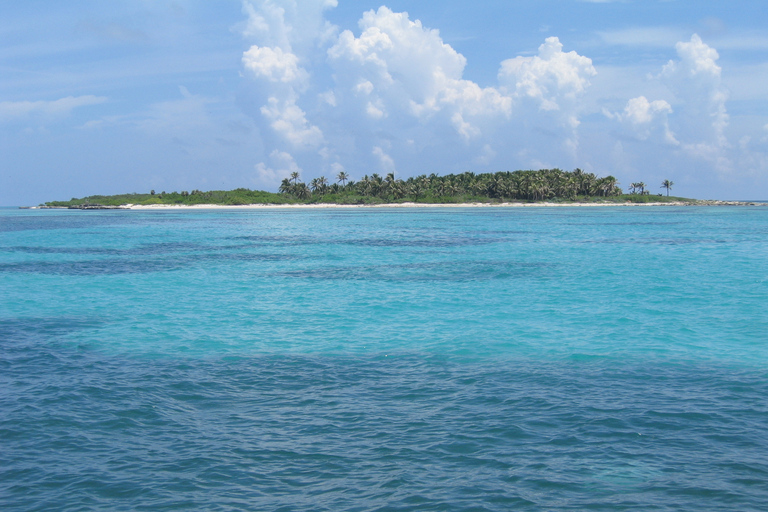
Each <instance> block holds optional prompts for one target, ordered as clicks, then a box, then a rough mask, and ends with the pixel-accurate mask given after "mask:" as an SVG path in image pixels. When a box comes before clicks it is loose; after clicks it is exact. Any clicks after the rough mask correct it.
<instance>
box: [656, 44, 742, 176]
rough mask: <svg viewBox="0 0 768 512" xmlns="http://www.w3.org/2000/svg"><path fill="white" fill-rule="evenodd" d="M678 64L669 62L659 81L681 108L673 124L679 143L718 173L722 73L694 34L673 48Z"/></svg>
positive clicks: (722, 144) (724, 122) (722, 139)
mask: <svg viewBox="0 0 768 512" xmlns="http://www.w3.org/2000/svg"><path fill="white" fill-rule="evenodd" d="M675 49H676V50H677V54H678V57H679V60H671V61H669V63H667V64H666V65H665V66H664V68H663V69H662V72H661V75H660V78H661V79H662V81H663V82H664V83H665V84H667V86H668V87H669V88H670V90H671V91H672V92H673V93H674V94H675V96H676V97H677V101H678V102H679V103H680V105H681V107H680V108H678V109H677V110H678V111H679V112H680V116H679V118H678V119H677V122H678V123H679V124H680V125H681V129H680V130H678V131H679V133H680V138H681V141H691V142H688V143H686V144H684V147H685V148H686V149H687V150H688V152H689V154H691V155H692V156H695V157H700V158H702V159H705V160H709V161H711V162H714V163H716V165H717V166H718V167H719V168H721V169H722V170H727V169H728V168H729V167H730V166H728V165H725V162H726V160H725V158H724V157H723V156H722V155H721V154H720V153H719V149H723V148H726V147H727V146H728V141H727V139H726V136H725V129H726V127H727V126H728V112H727V109H726V101H727V99H728V93H727V91H726V90H725V89H724V88H723V87H722V85H721V73H722V69H721V68H720V66H719V65H718V64H717V60H718V59H719V55H718V53H717V51H716V50H715V49H714V48H711V47H710V46H709V45H707V44H706V43H704V42H703V41H702V40H701V38H700V37H699V36H698V35H697V34H694V35H693V36H692V37H691V40H690V41H687V42H684V41H681V42H678V43H677V44H676V45H675Z"/></svg>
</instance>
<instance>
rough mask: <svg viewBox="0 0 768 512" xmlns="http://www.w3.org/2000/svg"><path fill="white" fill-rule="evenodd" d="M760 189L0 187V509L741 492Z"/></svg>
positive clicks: (528, 500) (639, 497)
mask: <svg viewBox="0 0 768 512" xmlns="http://www.w3.org/2000/svg"><path fill="white" fill-rule="evenodd" d="M767 279H768V208H761V207H753V208H745V207H732V208H731V207H712V208H705V207H680V208H676V207H638V208H625V207H617V208H611V207H608V208H525V209H519V208H518V209H391V210H386V209H376V210H368V209H356V210H348V209H327V210H311V211H310V210H261V211H255V210H250V211H245V210H243V211H181V212H179V211H152V212H141V211H34V210H0V283H2V285H1V286H2V293H1V294H0V504H2V508H3V510H286V511H287V510H329V511H330V510H350V511H351V510H361V511H362V510H531V511H533V510H553V511H554V510H558V511H559V510H697V511H700V510H740V511H744V510H765V504H766V503H768V462H766V461H768V403H767V402H766V398H765V397H766V396H768V339H767V338H768V337H767V336H766V333H768V281H767Z"/></svg>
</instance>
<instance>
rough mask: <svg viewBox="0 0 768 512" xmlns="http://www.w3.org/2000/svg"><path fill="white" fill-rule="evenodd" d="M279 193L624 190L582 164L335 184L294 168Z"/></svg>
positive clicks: (530, 197) (411, 197) (562, 194)
mask: <svg viewBox="0 0 768 512" xmlns="http://www.w3.org/2000/svg"><path fill="white" fill-rule="evenodd" d="M280 192H281V193H282V194H285V195H287V196H290V197H293V198H296V199H297V200H300V201H303V202H334V203H354V202H360V203H369V202H385V203H386V202H404V201H413V202H423V203H451V202H467V201H477V202H502V201H545V200H561V201H575V200H577V199H579V198H588V197H589V198H592V197H602V198H607V197H616V196H620V195H621V194H622V190H621V189H620V188H619V187H618V183H617V181H616V178H614V177H613V176H608V177H605V178H598V177H597V176H595V175H594V174H592V173H585V172H583V171H582V170H581V169H576V170H575V171H573V172H567V171H562V170H560V169H543V170H539V171H514V172H497V173H484V174H475V173H472V172H465V173H462V174H448V175H446V176H438V175H437V174H430V175H429V176H427V175H424V174H423V175H421V176H415V177H411V178H408V179H406V180H401V179H396V178H395V175H394V173H390V174H387V175H386V176H385V177H381V176H380V175H378V174H372V175H371V176H367V175H366V176H364V177H363V178H362V179H361V180H360V181H357V182H355V181H348V177H347V175H346V173H339V175H338V176H337V183H334V184H329V183H328V180H327V179H326V178H325V177H322V176H321V177H320V178H315V179H313V180H312V181H311V182H310V183H309V185H307V184H306V183H303V182H300V181H299V175H298V173H293V174H292V175H291V177H290V178H286V179H284V180H283V182H282V184H281V185H280Z"/></svg>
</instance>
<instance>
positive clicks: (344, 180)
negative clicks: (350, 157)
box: [336, 171, 349, 186]
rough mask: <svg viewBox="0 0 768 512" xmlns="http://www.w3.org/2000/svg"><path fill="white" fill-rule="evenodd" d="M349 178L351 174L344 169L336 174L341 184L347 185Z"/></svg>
mask: <svg viewBox="0 0 768 512" xmlns="http://www.w3.org/2000/svg"><path fill="white" fill-rule="evenodd" d="M348 179H349V175H348V174H347V173H345V172H344V171H341V172H340V173H339V174H337V175H336V181H338V182H339V183H341V186H344V185H346V184H347V180H348Z"/></svg>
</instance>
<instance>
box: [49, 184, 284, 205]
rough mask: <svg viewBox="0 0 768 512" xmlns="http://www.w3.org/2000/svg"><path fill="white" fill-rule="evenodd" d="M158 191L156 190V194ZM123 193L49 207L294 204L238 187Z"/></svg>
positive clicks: (52, 202)
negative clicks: (225, 189)
mask: <svg viewBox="0 0 768 512" xmlns="http://www.w3.org/2000/svg"><path fill="white" fill-rule="evenodd" d="M152 192H154V191H152ZM152 192H150V193H149V194H120V195H115V196H88V197H83V198H81V199H76V198H74V197H73V198H72V199H70V200H69V201H50V202H48V203H45V206H60V207H69V206H88V205H103V206H120V205H124V204H140V205H150V204H179V205H194V204H229V205H245V204H285V203H292V202H294V201H292V200H290V198H286V197H285V196H284V195H281V194H275V193H273V192H264V191H261V190H248V189H247V188H238V189H235V190H229V191H224V190H212V191H210V192H202V191H200V190H193V191H192V192H187V191H183V192H170V193H166V192H160V193H159V194H153V193H152Z"/></svg>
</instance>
